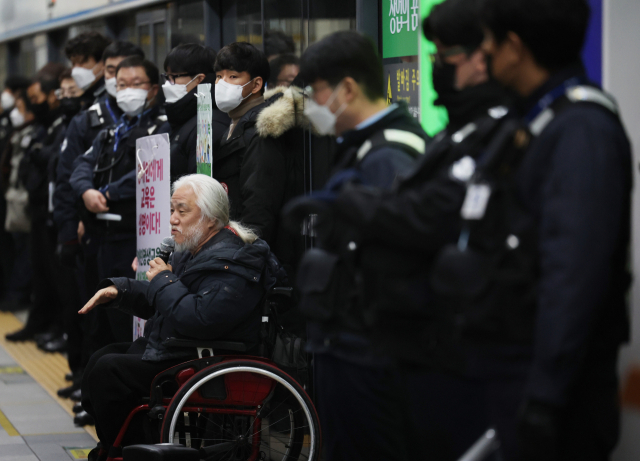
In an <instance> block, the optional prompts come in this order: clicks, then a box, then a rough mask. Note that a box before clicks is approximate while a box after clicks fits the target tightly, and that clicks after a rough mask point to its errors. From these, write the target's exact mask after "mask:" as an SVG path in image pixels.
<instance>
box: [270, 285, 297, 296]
mask: <svg viewBox="0 0 640 461" xmlns="http://www.w3.org/2000/svg"><path fill="white" fill-rule="evenodd" d="M272 295H282V296H287V297H289V298H291V296H293V288H291V287H273V288H272V289H270V290H269V296H272Z"/></svg>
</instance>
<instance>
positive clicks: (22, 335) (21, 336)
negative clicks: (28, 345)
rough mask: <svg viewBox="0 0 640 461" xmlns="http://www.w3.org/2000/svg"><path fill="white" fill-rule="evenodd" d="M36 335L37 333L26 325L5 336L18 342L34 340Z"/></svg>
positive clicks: (8, 339)
mask: <svg viewBox="0 0 640 461" xmlns="http://www.w3.org/2000/svg"><path fill="white" fill-rule="evenodd" d="M34 336H35V333H34V332H33V331H32V330H30V329H28V328H26V327H25V328H23V329H22V330H18V331H14V332H13V333H7V335H6V336H5V338H6V339H7V341H13V342H17V341H31V340H33V337H34Z"/></svg>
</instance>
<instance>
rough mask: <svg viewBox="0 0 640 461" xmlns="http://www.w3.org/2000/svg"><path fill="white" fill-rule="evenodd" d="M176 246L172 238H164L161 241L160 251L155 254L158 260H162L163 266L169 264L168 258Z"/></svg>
mask: <svg viewBox="0 0 640 461" xmlns="http://www.w3.org/2000/svg"><path fill="white" fill-rule="evenodd" d="M175 246H176V242H175V240H173V238H172V237H165V238H164V239H162V243H161V244H160V249H159V251H158V252H157V253H156V255H157V256H158V258H160V259H162V260H163V261H164V263H165V264H167V263H168V262H169V256H171V253H173V249H174V248H175Z"/></svg>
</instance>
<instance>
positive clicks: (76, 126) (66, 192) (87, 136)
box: [53, 93, 122, 243]
mask: <svg viewBox="0 0 640 461" xmlns="http://www.w3.org/2000/svg"><path fill="white" fill-rule="evenodd" d="M120 117H122V111H121V110H120V108H119V107H118V104H117V103H116V100H115V98H113V97H112V96H110V95H109V94H107V93H105V94H103V95H102V97H101V98H100V99H99V101H98V102H96V103H95V104H93V105H91V106H90V107H89V108H87V110H84V111H82V112H80V113H79V114H77V115H76V116H75V117H73V118H72V119H71V121H70V122H69V126H68V128H67V131H66V135H65V138H64V141H63V142H62V146H61V147H60V160H59V161H58V166H57V169H56V184H55V192H54V195H53V205H54V211H53V219H54V221H55V223H56V226H57V227H58V242H60V243H65V242H69V241H72V240H75V239H76V238H77V229H78V209H77V197H76V195H75V193H74V192H73V189H72V187H71V183H70V181H69V180H70V178H71V174H72V173H73V170H74V168H75V166H76V163H75V162H76V160H77V159H78V158H79V157H81V156H82V155H84V154H85V152H87V151H88V150H89V149H90V148H91V145H92V144H93V141H94V140H95V138H96V137H97V136H98V133H100V131H102V130H104V129H106V128H110V127H112V126H113V125H114V124H115V123H116V122H117V121H118V120H119V119H120Z"/></svg>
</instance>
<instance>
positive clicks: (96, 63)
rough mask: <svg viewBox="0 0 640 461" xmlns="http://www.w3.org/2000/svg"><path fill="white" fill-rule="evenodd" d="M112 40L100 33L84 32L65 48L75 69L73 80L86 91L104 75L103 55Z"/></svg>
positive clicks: (70, 41)
mask: <svg viewBox="0 0 640 461" xmlns="http://www.w3.org/2000/svg"><path fill="white" fill-rule="evenodd" d="M110 43H111V40H109V39H108V38H106V37H103V36H102V35H100V34H99V33H98V32H93V31H91V32H83V33H81V34H80V35H78V36H77V37H74V38H72V39H71V40H69V41H68V42H67V44H66V46H65V47H64V53H65V55H66V56H67V59H69V61H71V65H72V67H73V71H72V72H73V78H74V79H75V81H76V83H77V84H78V86H79V87H80V88H81V89H83V90H86V89H87V88H89V87H90V86H91V85H92V84H93V83H94V82H95V81H96V80H98V79H100V78H101V77H102V75H103V73H104V63H103V62H102V54H103V53H104V50H105V48H106V47H107V46H109V44H110Z"/></svg>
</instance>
